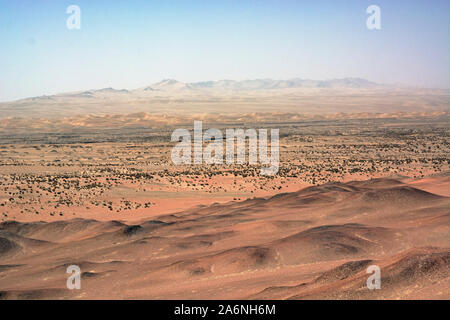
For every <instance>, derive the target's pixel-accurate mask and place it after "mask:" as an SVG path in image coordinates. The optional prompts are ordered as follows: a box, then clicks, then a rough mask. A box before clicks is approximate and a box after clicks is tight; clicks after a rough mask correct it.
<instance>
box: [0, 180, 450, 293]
mask: <svg viewBox="0 0 450 320" xmlns="http://www.w3.org/2000/svg"><path fill="white" fill-rule="evenodd" d="M437 184H439V186H440V187H441V188H442V190H441V191H442V192H440V193H439V195H438V194H434V193H431V192H428V191H425V190H430V188H432V185H437ZM449 189H450V182H449V181H448V178H445V177H442V178H439V177H434V178H433V179H424V180H422V181H415V182H414V183H410V182H408V181H407V180H404V181H402V180H394V179H374V180H368V181H354V182H347V183H328V184H325V185H320V186H314V187H308V188H305V189H302V190H300V191H297V192H290V193H283V194H278V195H276V196H273V197H269V198H253V199H248V200H246V201H242V202H230V203H225V204H215V205H210V206H203V207H195V208H192V209H186V210H183V211H180V212H176V213H173V214H164V215H160V216H155V217H154V218H152V219H148V218H147V219H145V220H142V221H140V222H139V223H136V224H134V225H129V224H125V223H124V222H120V221H106V222H105V221H104V222H100V221H95V220H85V219H74V220H67V221H56V222H51V223H46V222H29V223H21V222H14V221H8V222H4V223H2V224H0V297H2V298H6V299H15V298H19V299H24V298H26V299H47V298H72V299H77V298H88V299H97V298H117V299H118V298H137V299H142V298H151V299H198V298H201V299H232V298H237V299H240V298H243V299H252V298H263V299H305V298H306V299H316V298H326V299H334V298H339V299H372V298H373V299H379V298H391V299H397V298H402V299H409V298H412V299H415V298H418V299H429V298H439V299H440V298H442V299H449V298H450V280H449V279H450V237H449V234H450V198H448V197H446V196H444V195H446V194H448V191H449ZM71 264H76V265H78V266H80V268H81V271H82V280H81V283H82V289H81V290H72V291H71V290H68V289H66V279H67V277H68V275H67V274H66V273H65V272H66V268H67V266H69V265H71ZM372 264H375V265H379V266H380V267H381V270H382V271H381V272H382V289H381V290H376V291H371V290H368V289H367V288H366V287H365V283H366V279H367V277H368V275H367V274H366V272H365V271H366V268H367V266H369V265H372Z"/></svg>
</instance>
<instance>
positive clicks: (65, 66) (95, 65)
mask: <svg viewBox="0 0 450 320" xmlns="http://www.w3.org/2000/svg"><path fill="white" fill-rule="evenodd" d="M73 4H75V5H78V6H79V7H80V9H81V29H80V30H69V29H67V27H66V20H67V18H68V17H69V14H67V13H66V9H67V7H68V6H69V5H73ZM371 4H376V5H378V6H379V7H380V8H381V30H368V29H367V27H366V19H367V17H368V14H367V13H366V9H367V7H368V6H369V5H371ZM449 9H450V4H449V2H448V1H433V3H427V2H425V1H408V2H406V1H396V2H392V1H385V0H380V1H376V3H372V1H351V2H349V1H320V2H316V3H304V2H301V3H298V2H294V1H282V2H279V1H277V2H274V1H247V2H245V3H242V2H239V1H227V2H217V1H212V2H200V1H193V2H189V3H187V2H183V1H174V2H170V3H169V2H155V1H150V2H149V1H138V0H134V1H115V2H114V3H111V2H108V3H106V2H104V1H95V2H92V1H83V0H81V1H58V2H55V1H20V2H9V1H4V0H0V43H1V44H2V49H3V50H1V51H0V61H2V62H3V63H2V64H0V101H11V100H16V99H21V98H26V97H33V96H42V95H52V94H56V93H61V92H70V91H79V90H87V89H95V88H105V87H114V88H124V89H134V88H139V87H144V86H146V85H148V84H149V83H155V82H157V81H160V80H161V79H177V80H179V81H181V82H187V83H190V82H198V81H205V80H220V79H233V80H245V79H265V78H271V79H290V78H295V77H301V78H304V79H318V80H326V79H341V78H347V77H352V78H364V79H369V80H370V81H374V82H376V83H386V84H402V85H407V86H417V87H438V88H446V89H447V88H449V86H450V79H449V73H448V70H449V51H450V50H449V42H448V39H449V35H450V34H449V29H450V28H449V25H448V12H449Z"/></svg>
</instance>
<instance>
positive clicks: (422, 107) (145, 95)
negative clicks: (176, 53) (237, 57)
mask: <svg viewBox="0 0 450 320" xmlns="http://www.w3.org/2000/svg"><path fill="white" fill-rule="evenodd" d="M448 96H449V94H448V91H447V90H434V89H433V90H431V89H417V88H414V89H411V88H402V87H397V86H388V85H382V84H377V83H374V82H371V81H369V80H365V79H361V78H344V79H332V80H309V79H300V78H294V79H288V80H273V79H253V80H242V81H235V80H219V81H203V82H193V83H184V82H180V81H177V80H174V79H165V80H162V81H160V82H157V83H154V84H151V85H149V86H146V87H142V88H138V89H134V90H125V89H114V88H102V89H98V90H85V91H76V92H67V93H60V94H56V95H51V96H49V95H45V96H41V97H33V98H27V99H22V100H17V101H12V102H3V103H0V120H1V119H4V118H8V117H35V118H47V117H66V116H73V115H87V114H90V115H111V114H130V113H137V112H147V113H153V114H157V113H158V114H166V113H173V114H182V113H183V114H195V113H198V114H206V113H217V114H219V113H223V112H225V113H231V112H234V113H242V112H247V113H255V112H275V111H277V112H293V113H299V112H300V113H311V114H324V113H338V112H347V113H348V112H383V113H385V112H400V111H420V112H421V111H448V110H449V103H448V101H449V100H448Z"/></svg>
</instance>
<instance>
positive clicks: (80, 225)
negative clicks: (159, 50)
mask: <svg viewBox="0 0 450 320" xmlns="http://www.w3.org/2000/svg"><path fill="white" fill-rule="evenodd" d="M225 111H226V112H225ZM449 112H450V109H449V94H448V90H431V89H420V90H419V89H410V88H391V87H385V86H378V85H376V84H373V83H370V82H367V81H363V80H362V79H344V80H339V81H338V80H335V81H330V82H320V83H315V82H306V83H305V82H299V80H296V82H295V81H294V82H282V81H278V82H277V81H269V80H258V81H257V80H254V81H250V82H240V83H239V82H231V81H225V82H205V83H196V84H184V83H180V82H177V81H175V80H165V81H162V82H160V83H157V84H155V85H152V86H149V87H145V88H141V89H137V90H136V91H128V90H115V89H111V88H106V89H101V90H90V91H83V92H77V93H70V94H61V95H55V96H44V97H37V98H30V99H25V100H20V101H15V102H11V103H1V104H0V113H1V114H0V298H2V299H450V249H449V248H450V157H449V154H450V127H449V123H450V113H449ZM195 120H202V121H203V124H204V129H207V128H219V129H221V130H225V129H227V128H243V129H245V128H268V129H270V128H277V129H279V132H280V143H279V144H280V147H279V150H280V159H279V163H280V165H279V171H278V173H277V174H276V175H274V176H263V175H260V174H259V169H260V166H258V165H250V164H248V163H245V164H224V165H206V164H201V165H178V166H177V165H174V164H173V162H172V161H171V156H170V155H171V151H172V149H173V147H174V145H175V143H174V142H171V140H170V136H171V133H172V132H173V131H174V130H175V129H177V128H186V129H189V130H192V126H193V122H194V121H195ZM70 265H77V266H79V267H80V269H81V289H79V290H77V289H75V290H69V289H68V288H67V287H66V280H67V278H68V276H69V274H67V273H66V270H67V267H68V266H70ZM370 265H377V266H379V267H380V269H381V289H378V290H369V289H368V288H367V286H366V280H367V278H368V277H369V274H367V273H366V270H367V267H368V266H370Z"/></svg>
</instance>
